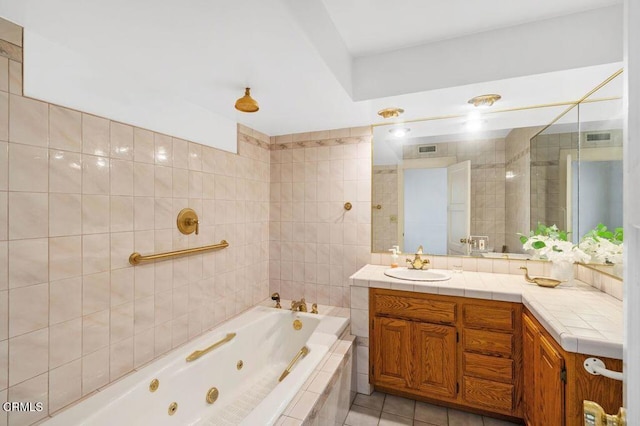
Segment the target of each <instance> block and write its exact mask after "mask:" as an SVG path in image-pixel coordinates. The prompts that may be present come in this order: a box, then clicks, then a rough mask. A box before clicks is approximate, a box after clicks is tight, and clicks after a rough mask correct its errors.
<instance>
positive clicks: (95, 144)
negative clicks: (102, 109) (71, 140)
mask: <svg viewBox="0 0 640 426" xmlns="http://www.w3.org/2000/svg"><path fill="white" fill-rule="evenodd" d="M109 134H110V132H109V120H107V119H104V118H101V117H96V116H95V115H90V114H82V152H83V153H85V154H90V155H97V156H107V155H109V152H110V142H109Z"/></svg>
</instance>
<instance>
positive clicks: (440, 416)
mask: <svg viewBox="0 0 640 426" xmlns="http://www.w3.org/2000/svg"><path fill="white" fill-rule="evenodd" d="M344 424H345V425H348V426H369V425H371V426H375V425H379V426H396V425H397V426H400V425H408V426H510V425H514V424H515V423H510V422H505V421H503V420H497V419H492V418H490V417H484V416H479V415H477V414H471V413H467V412H464V411H459V410H454V409H452V408H445V407H439V406H437V405H432V404H427V403H424V402H417V401H413V400H411V399H406V398H401V397H399V396H394V395H387V394H384V393H380V392H374V393H373V394H371V395H363V394H357V395H356V399H355V400H354V401H353V405H352V406H351V410H349V414H348V415H347V420H346V421H345V422H344Z"/></svg>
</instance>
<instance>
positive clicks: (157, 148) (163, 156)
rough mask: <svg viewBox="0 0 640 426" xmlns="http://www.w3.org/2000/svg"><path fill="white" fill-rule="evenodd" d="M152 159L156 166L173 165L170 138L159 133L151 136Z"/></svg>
mask: <svg viewBox="0 0 640 426" xmlns="http://www.w3.org/2000/svg"><path fill="white" fill-rule="evenodd" d="M153 141H154V159H155V163H156V164H162V165H165V166H172V165H173V141H172V138H171V136H167V135H163V134H160V133H154V134H153Z"/></svg>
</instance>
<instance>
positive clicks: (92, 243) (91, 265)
mask: <svg viewBox="0 0 640 426" xmlns="http://www.w3.org/2000/svg"><path fill="white" fill-rule="evenodd" d="M110 253H111V249H110V240H109V234H93V235H83V236H82V273H83V274H85V275H88V274H95V273H97V272H103V271H108V270H109V269H110V267H111V259H110V257H111V256H110Z"/></svg>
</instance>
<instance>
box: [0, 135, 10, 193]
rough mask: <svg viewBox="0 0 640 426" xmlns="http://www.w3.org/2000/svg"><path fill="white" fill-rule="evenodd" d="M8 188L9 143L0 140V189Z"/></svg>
mask: <svg viewBox="0 0 640 426" xmlns="http://www.w3.org/2000/svg"><path fill="white" fill-rule="evenodd" d="M8 189H9V144H8V143H7V142H0V191H6V190H8Z"/></svg>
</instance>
